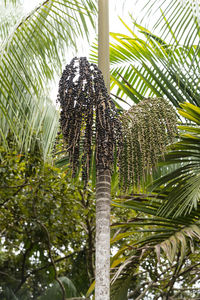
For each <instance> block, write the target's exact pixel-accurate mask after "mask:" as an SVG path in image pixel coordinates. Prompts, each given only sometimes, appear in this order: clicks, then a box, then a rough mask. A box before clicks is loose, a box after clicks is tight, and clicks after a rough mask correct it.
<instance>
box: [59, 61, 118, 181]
mask: <svg viewBox="0 0 200 300" xmlns="http://www.w3.org/2000/svg"><path fill="white" fill-rule="evenodd" d="M58 101H59V102H60V104H61V109H62V111H61V118H60V123H61V128H62V132H63V137H64V140H65V141H66V144H67V152H68V154H69V161H70V163H71V165H72V169H73V173H74V174H75V173H76V171H77V169H78V168H79V166H80V165H82V167H83V177H84V179H85V181H86V182H87V180H88V177H89V171H90V168H91V160H92V151H93V150H94V149H95V152H96V160H95V162H96V168H97V169H99V170H101V169H104V170H105V169H110V167H111V165H112V162H113V154H114V149H115V145H116V143H117V140H118V137H119V136H120V123H119V121H118V120H117V118H116V111H115V106H114V103H113V102H112V100H111V98H110V97H109V95H108V92H107V90H106V87H105V84H104V80H103V75H102V73H101V71H100V70H99V69H98V68H97V66H96V65H95V64H90V63H89V62H88V61H87V59H86V58H84V57H83V58H79V59H78V58H74V59H73V60H72V61H71V63H70V64H69V65H67V66H66V68H65V70H64V72H63V74H62V77H61V79H60V83H59V94H58Z"/></svg>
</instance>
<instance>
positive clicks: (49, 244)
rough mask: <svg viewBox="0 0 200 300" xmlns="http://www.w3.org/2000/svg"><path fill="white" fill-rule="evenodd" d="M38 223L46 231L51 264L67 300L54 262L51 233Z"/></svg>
mask: <svg viewBox="0 0 200 300" xmlns="http://www.w3.org/2000/svg"><path fill="white" fill-rule="evenodd" d="M36 221H37V223H38V224H39V225H40V226H41V227H42V228H43V229H44V231H45V233H46V235H47V240H48V250H49V258H50V261H51V264H52V266H53V268H54V273H55V280H56V281H57V282H58V284H59V285H60V288H61V290H62V295H63V297H62V298H63V300H65V299H66V292H65V287H64V285H63V283H62V282H61V281H60V279H59V278H58V274H57V270H56V265H55V262H54V259H53V255H52V252H51V240H50V235H49V232H48V230H47V228H46V226H45V225H44V224H43V223H42V222H40V221H38V220H36Z"/></svg>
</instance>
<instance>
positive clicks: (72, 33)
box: [0, 0, 95, 154]
mask: <svg viewBox="0 0 200 300" xmlns="http://www.w3.org/2000/svg"><path fill="white" fill-rule="evenodd" d="M93 13H94V14H95V4H94V3H93V2H92V1H90V0H87V1H86V0H82V1H79V2H78V1H76V0H73V1H68V0H62V1H49V0H47V1H43V2H42V3H41V4H40V5H39V6H38V7H36V8H35V9H34V10H33V11H32V12H31V13H30V14H28V15H27V16H26V17H24V18H23V19H22V20H20V21H19V22H18V24H17V25H16V26H15V28H14V29H13V32H12V33H11V34H10V35H9V36H8V37H7V39H6V40H5V41H4V43H3V44H2V45H1V58H0V78H1V84H0V107H1V121H0V125H1V142H4V141H5V140H6V137H7V134H8V132H12V134H14V136H15V139H16V142H17V144H18V145H19V148H21V149H23V150H25V151H29V150H30V147H29V148H27V147H26V145H27V143H25V141H26V140H29V141H30V140H31V139H32V140H33V142H35V140H37V141H40V145H42V146H43V147H44V149H43V150H44V152H45V153H46V154H47V153H48V150H47V149H50V144H52V141H53V140H52V139H54V137H55V132H56V128H57V125H58V122H55V120H56V119H57V118H55V117H54V116H55V115H56V114H57V111H56V107H55V105H53V104H51V105H50V106H51V109H50V107H48V103H47V102H46V100H45V99H46V95H47V94H48V92H49V90H48V85H49V82H50V80H53V79H54V76H55V74H56V73H58V72H60V71H61V65H62V60H63V57H64V55H65V53H64V52H65V51H66V46H69V45H70V46H74V47H75V46H76V38H77V37H78V36H81V35H82V36H83V35H84V33H85V34H86V35H87V34H88V24H89V23H92V25H94V23H93V18H92V14H93ZM47 90H48V91H47ZM50 110H51V116H52V117H53V119H52V120H51V123H50V122H49V117H50V114H49V112H50ZM53 110H54V112H53ZM46 117H47V119H46ZM57 120H58V119H57ZM44 123H45V124H47V123H49V125H50V127H51V128H52V131H50V132H49V133H50V134H49V135H48V136H44V135H45V132H48V131H46V130H45V129H44ZM50 127H49V128H50ZM33 133H34V134H33ZM41 133H42V135H41ZM42 136H44V139H41V137H42ZM45 141H48V145H46V144H45ZM30 143H31V142H30Z"/></svg>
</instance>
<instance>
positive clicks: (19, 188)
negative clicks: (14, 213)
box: [0, 179, 29, 207]
mask: <svg viewBox="0 0 200 300" xmlns="http://www.w3.org/2000/svg"><path fill="white" fill-rule="evenodd" d="M26 185H29V184H27V179H26V180H25V181H24V183H23V184H22V185H19V186H16V187H11V188H18V189H17V191H16V192H15V193H14V194H13V195H12V197H15V196H16V195H17V194H18V193H19V192H20V191H21V190H22V189H23V187H25V186H26ZM4 188H5V187H4ZM10 199H11V198H10V197H9V198H8V199H6V200H5V201H4V202H3V203H0V207H3V206H4V205H5V204H6V203H7V202H8V201H9V200H10Z"/></svg>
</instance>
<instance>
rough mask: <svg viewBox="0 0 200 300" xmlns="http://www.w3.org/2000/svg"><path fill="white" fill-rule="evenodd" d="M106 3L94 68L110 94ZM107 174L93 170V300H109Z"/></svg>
mask: <svg viewBox="0 0 200 300" xmlns="http://www.w3.org/2000/svg"><path fill="white" fill-rule="evenodd" d="M109 61H110V58H109V0H98V67H99V69H100V70H101V72H102V74H103V77H104V82H105V86H106V88H107V90H108V93H109V92H110V70H109V69H110V65H109ZM110 181H111V177H110V171H109V170H97V185H96V257H95V260H96V263H95V268H96V271H95V300H110Z"/></svg>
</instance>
